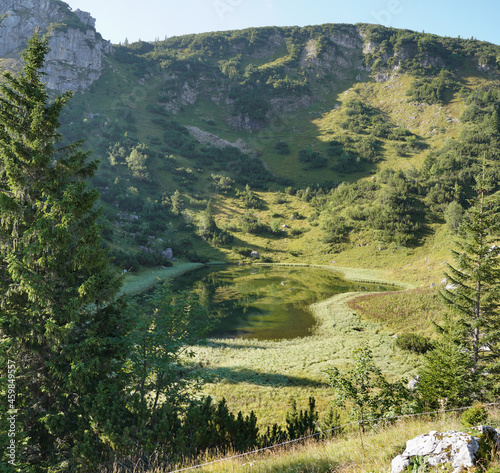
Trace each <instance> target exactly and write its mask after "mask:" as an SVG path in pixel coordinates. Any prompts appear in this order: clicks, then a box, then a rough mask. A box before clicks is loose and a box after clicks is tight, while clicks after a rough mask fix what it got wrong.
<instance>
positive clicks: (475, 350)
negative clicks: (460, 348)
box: [441, 169, 500, 374]
mask: <svg viewBox="0 0 500 473" xmlns="http://www.w3.org/2000/svg"><path fill="white" fill-rule="evenodd" d="M484 183H485V178H484V169H483V177H482V178H481V180H480V184H478V186H477V188H476V191H477V197H476V198H475V199H474V200H473V201H472V202H471V204H472V205H471V207H470V208H469V210H468V211H467V212H466V214H465V216H464V218H463V221H462V224H461V227H460V230H461V234H462V235H463V237H462V238H461V239H460V240H457V241H456V242H455V243H456V249H454V250H452V254H453V258H454V260H455V265H454V266H452V265H450V264H449V265H448V272H446V273H445V276H446V278H447V280H448V285H447V287H446V288H445V289H443V290H442V291H441V295H442V296H443V298H444V300H445V302H446V303H447V304H448V305H449V306H450V308H451V309H452V311H453V312H455V313H456V314H457V316H458V319H459V320H460V321H461V322H462V323H463V324H464V325H465V326H466V327H467V338H468V340H467V341H468V342H469V346H470V358H471V366H472V368H471V369H472V371H473V372H476V373H483V374H487V373H491V372H492V369H494V367H495V364H496V363H497V362H498V359H499V354H500V353H499V349H500V318H499V317H498V310H499V305H500V304H499V303H500V258H499V256H500V247H498V246H497V245H495V243H496V242H497V241H498V235H499V223H500V222H499V219H498V209H497V204H496V203H495V202H494V201H492V200H491V199H488V198H487V195H486V192H487V190H486V188H485V184H484Z"/></svg>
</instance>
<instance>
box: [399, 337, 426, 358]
mask: <svg viewBox="0 0 500 473" xmlns="http://www.w3.org/2000/svg"><path fill="white" fill-rule="evenodd" d="M396 346H397V347H398V348H401V350H406V351H412V352H414V353H420V354H423V353H427V352H428V351H429V350H432V348H434V345H433V344H432V342H431V341H430V340H429V339H428V338H427V337H424V336H423V335H419V334H417V333H403V334H402V335H400V336H399V337H398V338H397V339H396Z"/></svg>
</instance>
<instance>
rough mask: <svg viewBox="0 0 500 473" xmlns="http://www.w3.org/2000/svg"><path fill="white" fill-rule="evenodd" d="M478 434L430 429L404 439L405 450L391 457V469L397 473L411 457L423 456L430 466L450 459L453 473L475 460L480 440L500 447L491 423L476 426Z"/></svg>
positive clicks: (499, 441) (405, 465)
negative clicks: (411, 437)
mask: <svg viewBox="0 0 500 473" xmlns="http://www.w3.org/2000/svg"><path fill="white" fill-rule="evenodd" d="M475 430H477V431H478V434H477V436H473V435H469V434H467V433H465V432H456V431H450V432H442V433H439V432H435V431H433V432H429V433H428V434H424V435H419V436H418V437H415V438H414V439H412V440H408V442H406V450H405V451H404V452H403V453H402V454H401V455H398V456H397V457H396V458H394V459H393V460H392V463H391V473H400V472H401V471H403V470H404V469H405V468H407V467H408V466H410V464H411V463H412V458H414V457H425V458H426V459H427V463H428V465H429V466H436V465H441V464H444V463H451V466H452V467H453V468H454V470H453V471H454V473H458V472H460V471H462V470H465V469H467V468H470V467H472V466H474V465H475V464H476V461H477V460H478V458H476V456H477V453H478V451H479V442H484V441H485V442H488V443H490V442H491V447H492V448H493V446H494V445H495V444H496V446H497V448H498V447H500V438H499V435H498V432H497V431H496V430H495V429H494V428H493V427H484V426H480V427H476V428H475Z"/></svg>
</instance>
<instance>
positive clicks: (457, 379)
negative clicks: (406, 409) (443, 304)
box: [418, 318, 478, 409]
mask: <svg viewBox="0 0 500 473" xmlns="http://www.w3.org/2000/svg"><path fill="white" fill-rule="evenodd" d="M436 328H437V330H438V332H439V334H440V337H439V339H438V341H437V342H436V343H435V347H434V349H433V350H432V351H430V352H429V353H427V354H426V356H425V360H424V363H423V366H422V367H421V369H420V370H419V383H418V391H419V392H420V394H421V396H422V400H423V402H424V403H425V404H426V406H427V408H429V409H437V408H439V407H440V406H443V407H461V406H467V405H470V403H471V402H472V400H473V397H474V394H475V391H476V389H477V382H478V376H477V373H474V372H473V370H472V369H471V368H472V359H471V357H470V346H469V343H468V338H467V328H466V327H465V326H464V325H463V324H461V323H460V322H457V321H454V320H452V319H450V318H448V319H447V320H445V323H444V324H443V326H439V325H437V324H436Z"/></svg>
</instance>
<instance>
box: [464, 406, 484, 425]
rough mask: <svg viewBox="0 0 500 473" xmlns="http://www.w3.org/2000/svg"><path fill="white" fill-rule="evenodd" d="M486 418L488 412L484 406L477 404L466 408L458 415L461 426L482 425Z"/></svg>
mask: <svg viewBox="0 0 500 473" xmlns="http://www.w3.org/2000/svg"><path fill="white" fill-rule="evenodd" d="M487 420H488V413H487V412H486V409H485V407H484V406H481V405H477V406H474V407H471V408H470V409H467V410H466V411H464V412H463V414H462V415H461V416H460V423H461V424H462V427H464V428H469V427H476V426H477V425H484V423H485V422H486V421H487Z"/></svg>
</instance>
